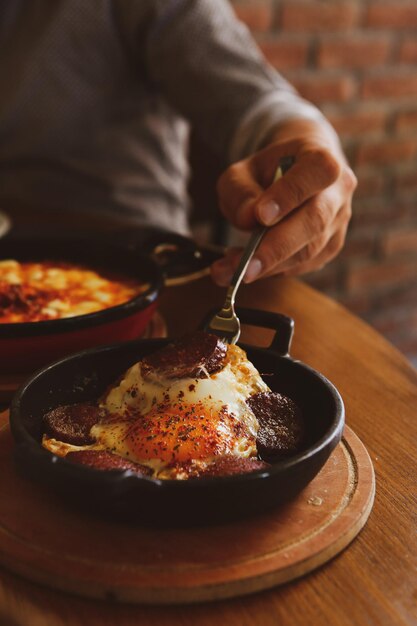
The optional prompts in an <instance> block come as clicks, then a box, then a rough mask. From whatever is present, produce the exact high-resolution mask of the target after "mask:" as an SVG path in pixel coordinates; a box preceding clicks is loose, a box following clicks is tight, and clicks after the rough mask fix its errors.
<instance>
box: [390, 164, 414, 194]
mask: <svg viewBox="0 0 417 626" xmlns="http://www.w3.org/2000/svg"><path fill="white" fill-rule="evenodd" d="M413 191H417V175H416V168H415V167H413V168H412V169H411V171H408V170H407V171H403V172H397V173H396V174H395V175H394V193H395V195H397V196H399V195H400V194H401V192H413Z"/></svg>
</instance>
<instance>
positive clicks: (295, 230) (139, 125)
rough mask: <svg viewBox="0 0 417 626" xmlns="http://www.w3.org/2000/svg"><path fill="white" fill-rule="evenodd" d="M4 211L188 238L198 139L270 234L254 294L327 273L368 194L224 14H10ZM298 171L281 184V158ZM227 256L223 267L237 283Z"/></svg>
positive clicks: (3, 29)
mask: <svg viewBox="0 0 417 626" xmlns="http://www.w3.org/2000/svg"><path fill="white" fill-rule="evenodd" d="M0 42H1V47H2V54H1V56H0V64H1V71H0V93H1V94H2V95H1V98H0V137H1V141H0V202H1V206H2V208H5V207H7V208H8V209H10V211H11V212H12V215H13V211H14V210H15V211H18V210H21V209H22V207H23V209H24V210H26V211H31V212H33V214H34V215H38V212H40V211H41V210H46V211H50V212H52V213H53V214H54V215H57V216H60V215H64V214H65V212H68V214H70V215H72V214H73V215H74V218H73V219H74V220H76V219H78V217H77V216H78V215H79V214H82V215H93V216H95V217H96V216H99V219H100V220H104V219H105V217H106V216H109V215H115V214H117V215H118V216H120V217H121V218H123V219H124V220H125V222H126V223H129V224H131V225H133V226H140V225H143V224H147V225H153V226H157V227H163V228H170V229H172V230H173V231H176V232H179V233H188V232H189V230H188V215H189V207H188V204H187V203H188V199H187V176H188V164H187V141H188V133H189V128H190V125H191V126H192V127H193V129H194V130H195V132H196V133H198V135H199V136H200V137H201V138H202V140H203V141H204V142H206V143H207V145H208V146H210V148H211V149H212V150H213V151H214V152H215V153H216V154H217V155H218V156H219V158H221V159H223V160H224V162H226V163H227V164H228V167H227V168H226V170H225V171H224V173H223V174H222V176H221V177H220V180H219V184H218V197H219V205H220V208H221V210H222V212H223V214H224V215H225V216H226V218H227V219H228V220H229V221H230V222H231V223H232V224H234V225H235V226H237V227H238V228H240V229H246V230H250V229H253V228H254V227H255V225H256V224H257V223H258V222H261V223H262V224H265V225H268V226H270V229H269V230H268V232H267V234H266V236H265V237H264V239H263V241H262V243H261V245H260V247H259V249H258V251H257V252H256V255H255V257H254V259H252V261H251V264H250V266H249V268H248V271H247V273H246V277H245V280H246V282H251V281H253V280H255V279H258V278H260V277H264V276H270V275H273V274H300V273H305V272H309V271H312V270H314V269H317V268H320V267H321V266H323V265H324V264H325V263H327V262H328V261H329V260H330V259H332V258H333V257H334V256H335V255H336V254H337V253H338V252H339V251H340V249H341V248H342V246H343V243H344V239H345V235H346V230H347V227H348V223H349V219H350V216H351V199H352V194H353V191H354V188H355V185H356V180H355V176H354V174H353V173H352V171H351V169H350V167H349V165H348V163H347V161H346V158H345V156H344V154H343V151H342V148H341V146H340V143H339V140H338V138H337V136H336V133H335V132H334V130H333V128H332V127H331V125H330V124H329V123H328V122H327V120H326V119H325V117H324V116H323V115H322V114H321V113H320V112H319V110H318V109H317V108H315V107H314V106H313V105H312V104H310V103H308V102H306V101H305V100H303V99H302V98H301V97H300V96H299V95H298V94H297V93H296V91H295V90H294V89H293V88H292V86H291V85H290V84H289V83H288V82H287V81H286V80H285V79H284V78H283V77H282V76H280V75H279V74H278V73H277V72H276V71H274V70H273V69H272V67H271V66H270V65H268V63H267V62H266V61H265V59H264V58H263V56H262V55H261V53H260V51H259V49H258V47H257V46H256V44H255V42H254V40H253V39H252V37H251V35H250V33H249V31H248V29H247V28H246V27H245V26H244V25H243V24H242V23H240V22H239V21H238V20H237V18H236V17H235V15H234V12H233V9H232V8H231V6H230V5H229V3H228V2H227V0H95V1H94V2H93V1H92V0H55V2H49V0H32V1H31V2H27V1H26V0H14V1H13V2H3V3H1V5H0ZM285 156H292V157H293V158H294V164H293V166H292V167H291V169H290V170H289V171H288V173H286V175H285V176H284V177H283V178H282V179H281V180H279V181H277V182H274V183H273V182H272V181H273V178H274V173H275V171H276V168H277V166H278V164H279V161H280V159H281V158H282V157H285ZM238 254H239V253H238V251H236V250H230V251H228V253H227V254H226V255H225V257H224V258H223V259H221V260H219V261H217V262H216V263H214V265H213V266H212V276H213V279H214V280H215V281H216V282H217V283H218V284H220V285H225V284H227V282H228V281H229V279H230V277H231V275H232V272H233V270H234V268H235V267H236V263H237V260H238Z"/></svg>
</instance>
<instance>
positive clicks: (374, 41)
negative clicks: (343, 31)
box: [317, 34, 393, 68]
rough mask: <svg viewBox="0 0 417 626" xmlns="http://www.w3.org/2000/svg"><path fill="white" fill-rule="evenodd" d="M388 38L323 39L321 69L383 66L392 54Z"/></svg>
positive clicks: (319, 53) (320, 46)
mask: <svg viewBox="0 0 417 626" xmlns="http://www.w3.org/2000/svg"><path fill="white" fill-rule="evenodd" d="M392 43H393V42H392V39H391V38H390V37H387V36H385V35H384V36H381V35H379V36H377V37H375V36H374V35H367V34H359V35H350V36H349V35H347V36H339V37H338V38H337V39H335V38H334V37H332V38H331V39H322V41H321V42H320V44H319V48H318V54H317V64H318V66H319V67H323V68H331V67H367V66H370V65H373V66H375V65H381V64H383V63H384V62H385V61H386V60H387V59H388V57H389V56H390V53H391V48H392Z"/></svg>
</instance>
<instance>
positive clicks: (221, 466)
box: [199, 454, 269, 478]
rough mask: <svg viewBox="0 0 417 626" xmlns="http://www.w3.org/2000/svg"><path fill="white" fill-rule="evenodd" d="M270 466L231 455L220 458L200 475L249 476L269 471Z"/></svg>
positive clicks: (262, 462)
mask: <svg viewBox="0 0 417 626" xmlns="http://www.w3.org/2000/svg"><path fill="white" fill-rule="evenodd" d="M268 467H269V465H268V464H267V463H265V461H260V460H259V459H256V458H249V459H245V458H242V457H238V456H234V455H231V454H228V455H224V456H219V457H218V458H216V459H215V460H214V461H213V462H212V463H210V465H208V466H207V467H206V468H205V469H204V470H202V471H201V472H200V474H199V476H200V477H202V478H204V477H206V476H213V477H215V476H233V475H235V474H247V473H249V472H256V471H257V470H262V469H267V468H268Z"/></svg>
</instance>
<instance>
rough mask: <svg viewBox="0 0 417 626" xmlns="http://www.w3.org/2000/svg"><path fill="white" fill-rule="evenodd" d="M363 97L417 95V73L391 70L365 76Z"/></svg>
mask: <svg viewBox="0 0 417 626" xmlns="http://www.w3.org/2000/svg"><path fill="white" fill-rule="evenodd" d="M362 96H363V97H364V98H402V97H407V96H417V73H416V72H413V73H404V72H401V73H400V72H399V71H398V70H397V71H395V70H391V71H390V72H385V73H384V74H378V75H376V76H366V77H365V78H364V80H363V83H362Z"/></svg>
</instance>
